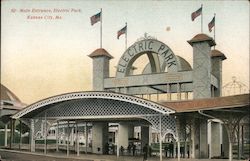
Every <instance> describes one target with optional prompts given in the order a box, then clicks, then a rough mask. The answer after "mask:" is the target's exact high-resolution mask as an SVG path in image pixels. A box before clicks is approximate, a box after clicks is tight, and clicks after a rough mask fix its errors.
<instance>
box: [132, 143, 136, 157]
mask: <svg viewBox="0 0 250 161" xmlns="http://www.w3.org/2000/svg"><path fill="white" fill-rule="evenodd" d="M132 150H133V156H135V150H136V146H135V144H133V145H132Z"/></svg>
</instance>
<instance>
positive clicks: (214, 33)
mask: <svg viewBox="0 0 250 161" xmlns="http://www.w3.org/2000/svg"><path fill="white" fill-rule="evenodd" d="M215 15H216V14H215V13H214V42H215ZM214 49H215V45H214Z"/></svg>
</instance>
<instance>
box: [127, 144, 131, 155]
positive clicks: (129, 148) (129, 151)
mask: <svg viewBox="0 0 250 161" xmlns="http://www.w3.org/2000/svg"><path fill="white" fill-rule="evenodd" d="M127 149H128V154H130V153H131V144H130V143H129V145H128V148H127Z"/></svg>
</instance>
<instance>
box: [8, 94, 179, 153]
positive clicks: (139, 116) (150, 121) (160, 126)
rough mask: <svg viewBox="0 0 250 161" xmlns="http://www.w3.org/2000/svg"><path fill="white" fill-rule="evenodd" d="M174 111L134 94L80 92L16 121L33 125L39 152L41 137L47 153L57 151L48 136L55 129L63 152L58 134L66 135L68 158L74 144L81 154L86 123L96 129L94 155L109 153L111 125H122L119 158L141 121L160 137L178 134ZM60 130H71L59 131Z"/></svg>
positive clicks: (34, 108) (45, 104) (33, 139)
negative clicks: (108, 144)
mask: <svg viewBox="0 0 250 161" xmlns="http://www.w3.org/2000/svg"><path fill="white" fill-rule="evenodd" d="M174 112H175V111H174V110H172V109H171V108H169V107H165V106H163V105H160V104H157V103H155V102H151V101H148V100H145V99H142V98H138V97H134V96H130V95H125V94H120V93H113V92H76V93H68V94H62V95H58V96H54V97H50V98H47V99H44V100H41V101H39V102H37V103H34V104H32V105H29V106H27V107H26V108H25V109H23V110H22V111H20V112H18V113H16V114H15V115H14V116H13V117H12V118H13V119H19V120H22V121H23V122H26V123H27V124H29V125H30V129H31V131H30V133H31V134H30V136H31V142H30V144H31V151H35V147H37V148H38V146H36V143H37V140H38V139H39V138H38V137H40V140H43V141H42V142H43V143H44V144H40V145H39V146H42V145H43V146H44V147H41V148H42V149H44V153H46V152H47V149H49V148H53V146H48V145H49V144H47V143H48V142H47V141H48V133H49V132H51V131H53V130H51V129H55V132H52V133H55V135H56V142H55V146H54V148H55V149H57V150H58V149H59V135H58V134H59V133H61V134H62V133H63V134H64V135H63V136H62V137H66V139H65V140H64V141H65V144H66V146H65V147H64V149H65V150H66V151H67V155H69V151H70V149H71V145H72V146H74V145H75V149H74V150H75V151H76V152H77V154H79V149H80V148H79V147H80V146H79V138H78V136H79V133H78V132H79V131H80V130H79V128H80V127H81V126H82V125H83V124H85V125H84V126H83V127H84V128H86V129H87V128H88V126H91V127H92V145H91V146H92V151H91V152H92V153H105V144H106V143H107V140H106V139H107V133H106V132H108V129H107V128H108V126H107V123H113V124H116V125H117V126H118V133H117V135H118V136H117V138H118V141H117V144H116V147H117V149H116V153H117V155H118V156H119V152H120V149H119V148H120V147H121V146H122V145H126V144H127V142H128V139H129V134H128V133H129V130H128V125H129V124H131V125H133V122H136V123H137V124H138V122H139V123H140V122H141V123H142V125H151V126H152V128H154V129H156V130H158V131H159V132H160V135H164V134H165V133H167V132H171V133H173V134H175V133H176V129H175V119H174V118H173V117H172V116H169V114H171V113H174ZM128 122H131V123H128ZM88 124H89V125H88ZM65 127H66V128H65ZM59 128H61V129H67V130H64V131H63V130H61V132H59V130H58V129H59ZM86 129H85V132H86V131H87V130H86ZM119 131H120V132H119ZM82 132H84V131H82ZM71 133H76V134H75V135H74V136H75V137H76V139H75V140H76V141H75V143H74V141H73V142H70V141H69V140H70V139H71V138H72V137H73V135H71ZM125 133H126V134H125ZM85 134H86V133H85ZM119 137H120V138H121V139H120V140H119ZM86 138H88V137H86ZM85 143H87V141H86V142H85ZM87 151H88V150H87V146H86V152H87Z"/></svg>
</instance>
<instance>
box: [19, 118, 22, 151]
mask: <svg viewBox="0 0 250 161" xmlns="http://www.w3.org/2000/svg"><path fill="white" fill-rule="evenodd" d="M19 138H20V139H19V150H20V149H21V146H22V121H21V120H19Z"/></svg>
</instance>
